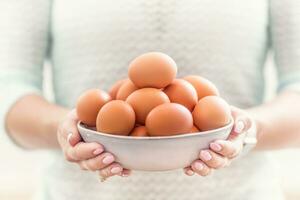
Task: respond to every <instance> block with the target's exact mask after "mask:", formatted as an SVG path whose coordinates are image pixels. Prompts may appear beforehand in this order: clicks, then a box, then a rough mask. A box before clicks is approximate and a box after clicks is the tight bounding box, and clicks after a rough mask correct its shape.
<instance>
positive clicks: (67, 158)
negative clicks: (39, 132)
mask: <svg viewBox="0 0 300 200" xmlns="http://www.w3.org/2000/svg"><path fill="white" fill-rule="evenodd" d="M64 157H65V159H66V160H67V161H69V162H74V159H73V158H72V157H71V156H70V154H69V152H68V151H65V152H64Z"/></svg>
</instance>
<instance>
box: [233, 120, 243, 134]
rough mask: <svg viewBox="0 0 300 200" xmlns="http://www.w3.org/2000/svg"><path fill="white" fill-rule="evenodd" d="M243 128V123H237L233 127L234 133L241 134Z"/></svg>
mask: <svg viewBox="0 0 300 200" xmlns="http://www.w3.org/2000/svg"><path fill="white" fill-rule="evenodd" d="M244 128H245V124H244V122H242V121H238V122H237V123H236V124H235V127H234V132H236V133H241V132H242V131H243V130H244Z"/></svg>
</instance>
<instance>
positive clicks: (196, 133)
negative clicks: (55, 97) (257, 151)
mask: <svg viewBox="0 0 300 200" xmlns="http://www.w3.org/2000/svg"><path fill="white" fill-rule="evenodd" d="M233 123H234V120H233V118H232V117H231V119H230V123H228V124H227V125H225V126H223V127H220V128H217V129H213V130H208V131H202V132H195V133H185V134H179V135H171V136H152V137H149V136H145V137H144V136H142V137H133V136H127V135H126V136H125V135H113V134H109V133H103V132H98V131H95V130H93V129H90V128H87V127H86V125H84V124H83V123H82V122H81V121H79V122H78V123H77V127H78V129H79V130H80V129H85V130H87V131H89V132H91V133H93V134H96V135H97V134H98V135H101V136H104V137H108V138H116V139H126V140H162V139H175V138H185V137H193V136H199V137H205V136H207V135H208V134H209V135H215V134H217V133H219V132H220V131H223V130H227V129H229V128H232V127H233ZM79 132H80V131H79Z"/></svg>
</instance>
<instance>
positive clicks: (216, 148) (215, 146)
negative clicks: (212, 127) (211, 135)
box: [209, 142, 222, 151]
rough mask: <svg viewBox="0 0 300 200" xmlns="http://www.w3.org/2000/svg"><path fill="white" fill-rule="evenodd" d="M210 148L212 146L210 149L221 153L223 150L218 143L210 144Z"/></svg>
mask: <svg viewBox="0 0 300 200" xmlns="http://www.w3.org/2000/svg"><path fill="white" fill-rule="evenodd" d="M209 146H210V148H211V149H212V150H214V151H221V150H222V147H221V145H219V144H218V143H215V142H213V143H210V145H209Z"/></svg>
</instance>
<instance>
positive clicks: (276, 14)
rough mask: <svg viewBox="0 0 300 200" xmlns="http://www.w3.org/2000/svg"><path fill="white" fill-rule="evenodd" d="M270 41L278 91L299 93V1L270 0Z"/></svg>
mask: <svg viewBox="0 0 300 200" xmlns="http://www.w3.org/2000/svg"><path fill="white" fill-rule="evenodd" d="M270 3H271V4H270V21H271V27H270V30H271V40H272V46H273V48H274V54H275V63H276V67H277V69H278V70H277V71H278V80H279V84H278V91H282V90H284V89H293V90H296V91H299V92H300V1H298V0H284V1H282V0H270Z"/></svg>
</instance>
